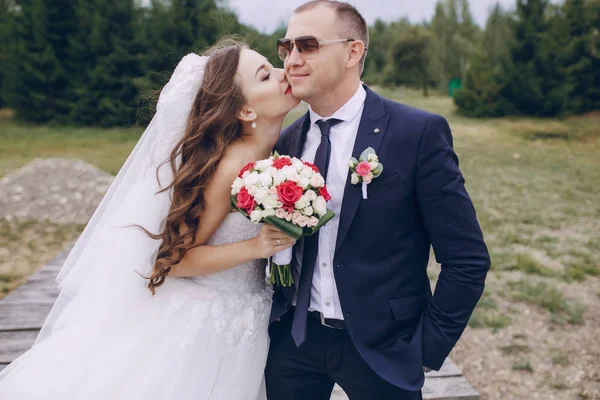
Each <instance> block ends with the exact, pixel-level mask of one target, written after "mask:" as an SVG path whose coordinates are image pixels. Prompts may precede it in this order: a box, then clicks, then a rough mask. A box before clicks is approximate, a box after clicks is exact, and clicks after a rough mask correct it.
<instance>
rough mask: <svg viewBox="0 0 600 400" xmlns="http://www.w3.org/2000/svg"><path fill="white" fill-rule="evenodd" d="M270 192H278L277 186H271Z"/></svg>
mask: <svg viewBox="0 0 600 400" xmlns="http://www.w3.org/2000/svg"><path fill="white" fill-rule="evenodd" d="M269 194H277V186H271V187H270V188H269Z"/></svg>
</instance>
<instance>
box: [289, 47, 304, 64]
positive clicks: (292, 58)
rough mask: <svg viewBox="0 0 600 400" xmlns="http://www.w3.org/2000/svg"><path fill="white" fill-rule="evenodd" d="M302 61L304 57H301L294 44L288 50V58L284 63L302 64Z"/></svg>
mask: <svg viewBox="0 0 600 400" xmlns="http://www.w3.org/2000/svg"><path fill="white" fill-rule="evenodd" d="M303 63H304V58H302V56H301V55H300V52H299V51H298V48H297V47H296V46H294V48H293V49H292V51H291V52H290V55H289V57H288V59H287V60H286V61H285V64H286V65H290V66H292V65H302V64H303Z"/></svg>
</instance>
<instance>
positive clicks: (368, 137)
mask: <svg viewBox="0 0 600 400" xmlns="http://www.w3.org/2000/svg"><path fill="white" fill-rule="evenodd" d="M365 90H366V91H367V97H366V99H365V107H364V109H363V115H362V118H361V120H360V125H359V127H358V132H357V135H356V140H355V142H354V149H353V150H352V157H355V158H356V159H358V158H359V157H360V154H361V153H362V152H363V151H364V150H365V149H366V148H368V147H372V148H373V149H374V150H375V152H379V147H380V145H381V142H382V141H383V137H384V135H385V131H386V128H387V125H388V122H389V120H390V116H389V115H387V113H386V111H385V108H384V106H383V102H382V100H381V98H380V97H379V96H378V95H377V94H375V93H374V92H373V91H371V90H370V89H369V88H368V87H366V86H365ZM350 176H351V172H350V169H348V176H347V178H346V186H345V188H344V198H343V200H342V211H341V213H340V225H339V228H338V234H337V241H336V246H335V250H336V252H337V250H338V249H339V248H340V246H341V244H342V243H343V241H344V239H345V238H346V235H347V233H348V230H349V229H350V225H351V223H352V220H353V219H354V215H355V214H356V211H357V210H358V205H359V204H360V201H361V200H362V189H361V185H353V184H352V183H351V180H350Z"/></svg>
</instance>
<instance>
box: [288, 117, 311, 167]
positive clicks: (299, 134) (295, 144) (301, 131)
mask: <svg viewBox="0 0 600 400" xmlns="http://www.w3.org/2000/svg"><path fill="white" fill-rule="evenodd" d="M308 128H310V114H309V113H308V112H306V114H304V117H303V120H302V121H301V122H300V123H299V124H298V125H296V128H295V129H294V135H293V137H292V141H291V143H290V150H289V154H288V155H289V156H291V157H296V158H300V157H301V156H302V150H303V149H304V142H306V135H307V134H308Z"/></svg>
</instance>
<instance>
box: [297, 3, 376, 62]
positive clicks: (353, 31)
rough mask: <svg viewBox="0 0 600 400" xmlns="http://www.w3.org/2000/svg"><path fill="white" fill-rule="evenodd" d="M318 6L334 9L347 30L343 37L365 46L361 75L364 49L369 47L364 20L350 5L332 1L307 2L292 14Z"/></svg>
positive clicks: (367, 27)
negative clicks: (359, 41)
mask: <svg viewBox="0 0 600 400" xmlns="http://www.w3.org/2000/svg"><path fill="white" fill-rule="evenodd" d="M318 6H327V7H330V8H332V9H334V10H335V11H336V13H337V17H338V18H339V19H340V21H341V22H342V24H343V25H344V26H345V27H346V29H347V31H346V32H343V36H346V37H351V38H353V39H360V40H362V42H363V43H364V44H365V52H364V54H363V56H362V58H361V59H360V73H361V74H362V73H363V71H364V69H365V59H366V58H367V50H366V49H367V48H368V47H369V26H368V25H367V22H366V21H365V18H364V17H363V16H362V15H361V14H360V12H358V10H357V9H356V7H354V6H353V5H352V4H348V3H345V2H343V1H333V0H314V1H309V2H308V3H304V4H302V5H301V6H300V7H298V8H296V10H294V13H295V14H296V13H301V12H303V11H309V10H312V9H314V8H316V7H318ZM326 39H329V38H326Z"/></svg>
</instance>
